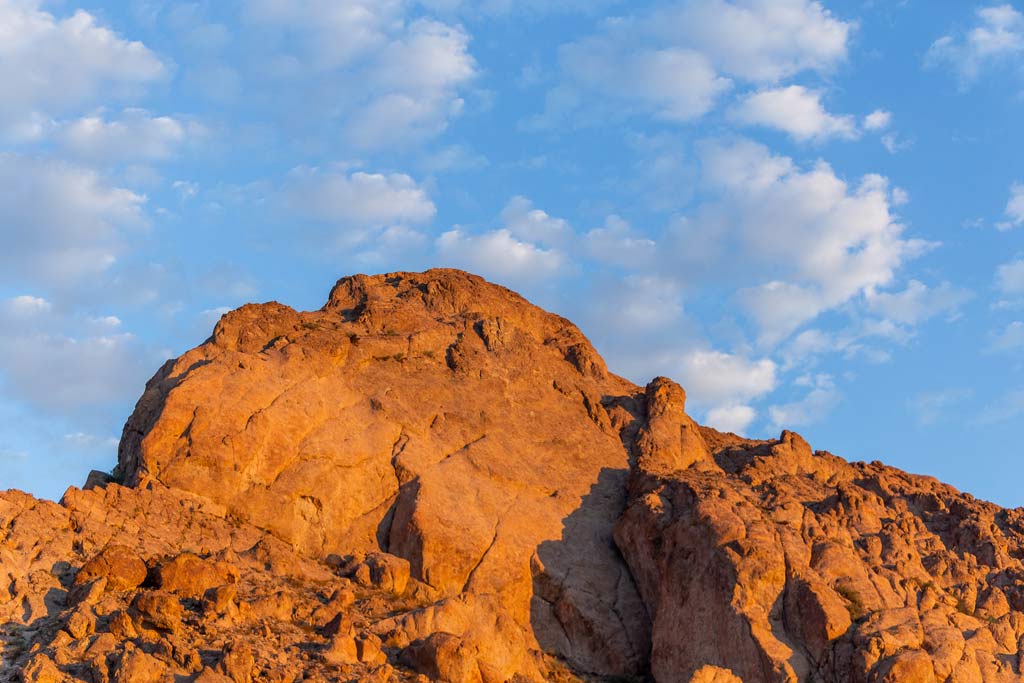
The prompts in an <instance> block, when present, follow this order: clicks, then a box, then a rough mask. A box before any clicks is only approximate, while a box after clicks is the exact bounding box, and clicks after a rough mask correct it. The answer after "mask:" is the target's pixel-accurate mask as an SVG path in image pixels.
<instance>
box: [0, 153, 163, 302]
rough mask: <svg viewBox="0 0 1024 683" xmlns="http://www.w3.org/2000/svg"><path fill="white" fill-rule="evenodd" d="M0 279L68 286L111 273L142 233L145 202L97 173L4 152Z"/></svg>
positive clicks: (0, 182) (0, 161)
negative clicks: (127, 244) (135, 236)
mask: <svg viewBox="0 0 1024 683" xmlns="http://www.w3.org/2000/svg"><path fill="white" fill-rule="evenodd" d="M0 187H3V188H4V191H3V192H0V216H3V224H4V245H3V246H4V248H3V250H0V272H2V273H3V275H0V281H11V280H13V279H15V278H17V280H18V281H20V282H27V283H32V284H34V285H36V286H44V287H47V288H52V287H68V286H71V285H72V284H74V283H76V282H78V281H79V280H80V279H81V278H83V277H85V276H91V275H96V274H98V273H102V272H104V271H106V270H107V269H109V268H110V267H111V266H112V265H113V264H114V262H115V261H116V260H117V257H118V254H119V253H121V252H122V251H123V249H124V248H125V241H126V239H127V236H128V234H129V233H131V232H134V231H137V230H139V229H140V228H143V227H144V226H145V225H146V224H147V219H146V217H145V215H144V214H143V207H144V205H145V203H146V198H145V197H144V196H142V195H139V194H136V193H135V192H132V191H130V190H127V189H124V188H120V187H116V186H115V185H113V184H112V183H111V182H110V180H109V179H108V178H106V177H104V176H103V175H102V174H100V173H99V172H97V171H94V170H92V169H89V168H86V167H81V166H76V165H74V164H70V163H67V162H63V161H56V160H51V159H46V158H38V157H32V156H24V155H18V154H12V153H0Z"/></svg>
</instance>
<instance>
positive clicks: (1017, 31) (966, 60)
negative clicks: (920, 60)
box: [925, 4, 1024, 87]
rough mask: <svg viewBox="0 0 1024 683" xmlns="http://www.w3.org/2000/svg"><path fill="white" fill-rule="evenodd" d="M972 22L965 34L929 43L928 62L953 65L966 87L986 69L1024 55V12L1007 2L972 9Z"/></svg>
mask: <svg viewBox="0 0 1024 683" xmlns="http://www.w3.org/2000/svg"><path fill="white" fill-rule="evenodd" d="M975 18H976V23H975V25H974V26H973V27H972V28H971V29H970V30H969V31H968V32H967V33H966V34H964V35H960V36H951V35H947V36H943V37H941V38H939V39H938V40H936V41H935V42H934V43H932V46H931V47H930V48H929V49H928V54H927V55H926V57H925V63H926V64H927V65H932V66H935V65H946V66H949V67H950V68H952V69H953V70H954V71H955V72H956V73H957V75H958V77H959V79H960V83H961V86H963V87H966V86H967V85H969V84H970V83H971V82H972V81H973V80H975V79H976V78H977V77H978V75H979V74H980V73H981V71H982V70H983V69H985V68H988V67H991V66H994V65H997V64H999V63H1003V62H1006V61H1008V60H1012V59H1016V58H1019V57H1022V56H1024V14H1021V13H1020V12H1019V11H1017V10H1016V9H1014V7H1013V6H1012V5H1010V4H1001V5H993V6H991V7H981V8H978V9H977V10H975Z"/></svg>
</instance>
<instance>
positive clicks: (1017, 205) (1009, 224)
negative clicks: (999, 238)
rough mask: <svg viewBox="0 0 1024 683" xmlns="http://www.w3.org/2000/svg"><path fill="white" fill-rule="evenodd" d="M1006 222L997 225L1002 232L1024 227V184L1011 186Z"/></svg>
mask: <svg viewBox="0 0 1024 683" xmlns="http://www.w3.org/2000/svg"><path fill="white" fill-rule="evenodd" d="M1005 214H1006V220H1005V221H1001V222H999V223H996V228H997V229H998V230H1001V231H1006V230H1011V229H1013V228H1019V227H1020V226H1022V225H1024V183H1014V184H1013V185H1011V186H1010V200H1009V201H1008V202H1007V203H1006V211H1005Z"/></svg>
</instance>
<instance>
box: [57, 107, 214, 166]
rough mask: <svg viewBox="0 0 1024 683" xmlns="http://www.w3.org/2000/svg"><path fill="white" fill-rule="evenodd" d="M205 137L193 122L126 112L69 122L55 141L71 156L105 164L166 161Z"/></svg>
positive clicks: (199, 127)
mask: <svg viewBox="0 0 1024 683" xmlns="http://www.w3.org/2000/svg"><path fill="white" fill-rule="evenodd" d="M203 133H204V128H203V127H202V126H200V125H199V124H196V123H193V122H189V121H182V120H180V119H176V118H173V117H170V116H153V115H152V114H150V113H149V112H147V111H145V110H144V109H126V110H125V111H124V112H122V113H121V115H120V116H119V117H118V118H115V119H107V118H104V117H103V116H99V115H97V116H85V117H82V118H79V119H75V120H73V121H69V122H67V123H64V124H62V125H59V126H58V127H57V129H56V133H55V135H54V137H55V138H56V140H57V142H58V143H60V145H61V146H62V147H63V148H64V149H65V150H66V151H67V152H68V153H69V154H70V155H71V156H73V157H75V158H78V159H83V160H87V161H90V162H99V163H102V162H108V161H109V162H121V161H166V160H168V159H171V158H173V157H174V156H176V155H177V154H178V152H179V151H180V149H181V147H182V146H183V145H184V144H185V143H186V141H187V140H188V139H189V138H193V139H194V138H197V137H199V136H201V135H202V134H203Z"/></svg>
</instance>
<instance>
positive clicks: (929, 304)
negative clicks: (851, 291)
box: [868, 280, 973, 325]
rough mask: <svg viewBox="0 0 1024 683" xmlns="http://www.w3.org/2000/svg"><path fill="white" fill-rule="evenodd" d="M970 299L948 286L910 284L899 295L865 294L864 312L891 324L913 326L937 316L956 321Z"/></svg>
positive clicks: (962, 290)
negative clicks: (866, 310)
mask: <svg viewBox="0 0 1024 683" xmlns="http://www.w3.org/2000/svg"><path fill="white" fill-rule="evenodd" d="M972 297H973V294H972V293H971V292H970V291H968V290H966V289H960V288H958V287H954V286H953V285H951V284H950V283H948V282H943V283H942V284H940V285H939V286H938V287H928V286H927V285H925V284H924V283H922V282H919V281H917V280H911V281H910V282H909V283H907V287H906V289H904V290H903V291H902V292H880V293H869V295H868V308H869V309H870V310H872V311H874V312H875V313H878V314H881V315H883V316H885V317H886V318H888V319H890V320H894V321H895V322H898V323H903V324H907V325H917V324H920V323H922V322H924V321H926V320H928V319H929V318H933V317H935V316H937V315H946V316H947V317H956V316H957V315H958V313H959V310H960V308H961V307H962V306H963V305H964V304H965V303H967V302H968V301H970V300H971V298H972Z"/></svg>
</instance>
